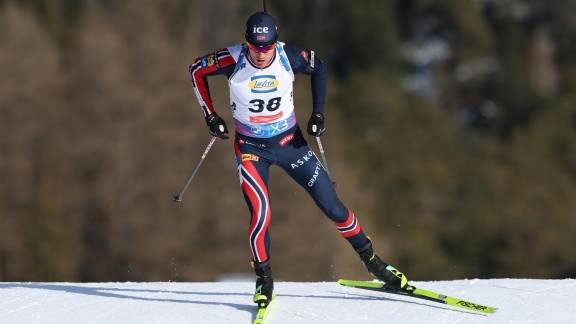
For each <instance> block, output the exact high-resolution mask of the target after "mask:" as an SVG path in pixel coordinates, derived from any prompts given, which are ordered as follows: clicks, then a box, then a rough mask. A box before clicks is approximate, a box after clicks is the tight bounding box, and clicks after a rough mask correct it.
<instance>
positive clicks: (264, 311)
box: [254, 294, 276, 324]
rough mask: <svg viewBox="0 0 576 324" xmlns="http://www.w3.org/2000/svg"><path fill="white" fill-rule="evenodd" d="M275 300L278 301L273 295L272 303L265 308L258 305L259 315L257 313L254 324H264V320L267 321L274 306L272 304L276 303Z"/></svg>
mask: <svg viewBox="0 0 576 324" xmlns="http://www.w3.org/2000/svg"><path fill="white" fill-rule="evenodd" d="M274 300H276V295H275V294H273V295H272V301H271V302H270V303H269V304H268V305H266V306H265V307H261V306H260V305H258V313H256V318H255V319H254V324H263V323H264V320H265V319H266V315H268V310H269V309H270V306H272V304H273V303H274Z"/></svg>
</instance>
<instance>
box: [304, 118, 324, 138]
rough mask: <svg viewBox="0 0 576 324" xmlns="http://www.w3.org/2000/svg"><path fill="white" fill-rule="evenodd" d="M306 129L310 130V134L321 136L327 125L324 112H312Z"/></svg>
mask: <svg viewBox="0 0 576 324" xmlns="http://www.w3.org/2000/svg"><path fill="white" fill-rule="evenodd" d="M306 130H307V131H308V134H310V135H312V136H316V137H320V136H321V135H322V133H324V131H325V130H326V126H325V125H324V114H322V113H320V112H315V113H312V116H310V120H309V121H308V128H307V129H306Z"/></svg>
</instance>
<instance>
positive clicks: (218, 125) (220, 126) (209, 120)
mask: <svg viewBox="0 0 576 324" xmlns="http://www.w3.org/2000/svg"><path fill="white" fill-rule="evenodd" d="M206 125H208V129H209V130H210V134H212V136H218V137H219V138H221V139H228V135H226V134H228V127H226V122H225V121H224V119H222V118H220V116H218V114H216V113H213V114H210V115H208V116H207V117H206Z"/></svg>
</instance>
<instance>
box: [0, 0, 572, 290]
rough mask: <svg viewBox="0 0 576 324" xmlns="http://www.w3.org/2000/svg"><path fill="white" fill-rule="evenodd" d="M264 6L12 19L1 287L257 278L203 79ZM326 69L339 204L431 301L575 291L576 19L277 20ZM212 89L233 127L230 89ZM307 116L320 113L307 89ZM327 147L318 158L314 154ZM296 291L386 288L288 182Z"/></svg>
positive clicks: (109, 10)
mask: <svg viewBox="0 0 576 324" xmlns="http://www.w3.org/2000/svg"><path fill="white" fill-rule="evenodd" d="M261 9H262V2H261V1H259V0H258V1H256V0H254V1H236V0H217V1H216V0H214V1H194V0H147V1H139V0H0V280H2V281H169V280H170V281H213V280H220V279H222V278H223V276H232V275H234V274H238V273H247V274H252V273H253V272H252V269H251V268H250V258H251V255H250V251H249V247H248V242H247V229H248V222H249V213H248V210H247V207H246V205H245V202H244V199H243V197H242V194H241V191H240V188H239V185H238V180H237V176H236V164H235V160H234V156H233V147H232V145H233V142H232V141H231V140H227V141H222V140H218V141H217V142H216V143H215V145H214V146H213V148H212V150H211V151H210V153H209V154H208V156H207V157H206V160H205V161H204V164H203V165H202V166H201V168H200V170H199V172H198V173H197V175H196V177H195V178H194V180H193V182H192V184H191V185H190V187H189V188H188V191H187V192H186V194H185V195H184V200H183V202H181V203H180V204H175V203H173V202H172V197H173V196H174V195H175V194H177V193H178V192H180V190H181V189H182V186H183V185H184V183H185V181H186V179H187V177H188V176H189V174H190V172H191V171H192V169H193V167H194V166H195V164H196V163H197V161H198V159H199V158H200V155H201V154H202V152H203V151H204V149H205V147H206V145H207V144H208V141H209V140H210V135H209V133H208V130H207V128H206V125H205V122H204V119H203V118H202V117H203V116H202V112H201V110H200V108H199V105H198V102H197V100H196V97H195V95H194V92H193V90H192V87H191V83H190V77H189V75H188V65H189V64H190V63H191V62H192V61H193V60H194V59H195V58H196V57H199V56H202V55H204V54H207V53H210V52H213V51H215V50H217V49H219V48H222V47H225V46H229V45H234V44H238V43H241V42H243V39H244V38H243V37H244V26H245V21H246V19H247V18H248V17H249V16H250V14H252V13H253V12H255V11H260V10H261ZM267 9H268V12H270V13H271V14H272V15H274V16H275V17H276V19H277V21H278V24H279V35H280V40H281V41H284V42H287V43H289V44H292V45H297V46H299V47H302V48H306V49H311V50H314V51H315V52H316V54H317V55H318V56H319V57H321V58H322V59H323V60H324V61H325V62H326V63H327V64H328V68H329V84H328V97H327V104H326V120H327V131H326V133H325V134H324V136H323V137H322V139H323V144H324V148H325V150H326V155H327V158H328V162H329V166H330V171H331V173H332V176H333V178H334V180H335V181H337V182H338V188H337V191H338V193H339V195H340V198H341V200H342V201H343V202H344V203H345V204H346V205H347V206H348V207H349V208H350V209H352V210H353V211H354V212H355V213H356V214H357V215H358V217H359V219H360V221H361V223H362V225H363V227H364V230H365V232H366V233H367V234H368V235H370V236H371V237H372V239H373V241H374V243H375V245H376V248H377V252H378V253H379V254H380V256H381V257H382V258H383V259H385V260H387V261H388V262H390V263H392V264H394V265H395V266H396V267H397V268H398V269H400V270H403V271H404V272H405V273H406V274H407V276H408V278H410V279H412V280H416V281H423V280H447V279H462V278H501V277H514V278H524V277H529V278H551V279H554V278H567V277H571V278H574V277H576V258H575V252H574V246H576V235H575V233H576V199H575V198H576V92H575V91H574V89H575V86H576V0H557V1H545V0H394V1H381V0H366V1H352V0H290V1H284V0H268V5H267ZM210 86H211V90H212V94H213V99H214V102H215V107H216V110H217V111H218V113H219V114H220V115H221V116H222V117H224V118H225V120H226V121H227V122H228V125H233V122H232V117H231V113H230V111H229V110H230V109H229V105H228V88H227V82H226V78H225V77H212V78H211V79H210ZM295 100H296V106H297V107H296V109H297V110H296V113H297V117H298V119H299V121H300V124H301V125H305V123H306V122H307V120H308V117H309V115H310V112H311V95H310V81H309V79H308V77H306V76H298V77H297V79H296V84H295ZM309 142H310V144H311V145H312V147H313V148H314V149H315V150H316V152H317V153H318V151H317V149H316V145H315V141H314V139H313V138H309ZM270 191H271V196H272V208H273V219H272V223H271V228H270V230H271V235H272V258H273V272H274V276H275V278H277V280H289V281H319V280H333V279H335V278H339V277H348V278H358V279H370V278H371V277H370V276H369V275H368V274H367V273H366V271H365V270H364V268H363V266H362V264H361V262H360V260H359V258H358V256H357V255H356V253H355V252H354V251H353V250H352V249H351V248H350V247H349V246H348V243H347V242H346V241H345V240H344V239H342V238H341V237H340V235H339V234H338V231H337V230H336V228H335V227H334V225H333V224H332V223H331V222H330V221H329V220H328V219H327V218H326V217H325V216H324V215H323V214H322V213H321V212H320V211H319V210H318V209H317V208H316V206H315V205H314V203H313V202H312V200H311V199H310V198H309V197H308V196H307V195H306V193H305V191H304V190H303V189H301V188H299V187H298V186H297V185H296V184H295V183H293V181H292V180H291V179H290V178H289V177H288V176H286V175H285V174H284V173H283V172H282V171H281V170H280V169H278V168H274V169H273V170H272V174H271V188H270Z"/></svg>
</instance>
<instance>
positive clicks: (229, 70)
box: [190, 42, 367, 262]
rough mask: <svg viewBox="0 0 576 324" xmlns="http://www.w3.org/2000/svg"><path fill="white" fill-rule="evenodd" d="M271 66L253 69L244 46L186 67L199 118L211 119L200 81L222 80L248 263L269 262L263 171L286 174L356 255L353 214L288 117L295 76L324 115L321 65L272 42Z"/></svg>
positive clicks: (359, 236) (360, 238)
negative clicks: (246, 217)
mask: <svg viewBox="0 0 576 324" xmlns="http://www.w3.org/2000/svg"><path fill="white" fill-rule="evenodd" d="M274 51H275V53H274V57H273V58H272V63H271V64H270V65H269V66H268V67H266V68H263V69H260V68H257V67H256V66H255V65H254V64H252V62H251V60H250V58H249V54H248V51H247V46H246V44H241V45H235V46H231V47H227V48H223V49H221V50H218V51H216V52H215V53H211V54H208V55H205V56H202V57H200V58H198V59H196V60H195V61H194V63H192V64H191V65H190V75H191V79H192V85H193V87H194V91H195V93H196V96H197V98H198V101H199V103H200V106H201V108H202V111H203V113H204V117H207V116H208V115H210V114H212V113H215V111H214V107H213V106H212V100H211V97H210V91H209V87H208V82H207V76H213V75H225V76H226V77H227V78H228V83H229V86H230V107H231V109H232V116H233V117H234V123H235V130H236V132H235V142H234V153H235V155H236V161H237V164H238V176H239V179H240V185H241V188H242V191H243V193H244V198H245V199H246V203H247V204H248V208H249V209H250V213H251V219H250V227H249V240H250V248H251V250H252V258H253V260H254V261H256V262H264V261H266V260H268V259H269V252H270V235H269V233H268V224H269V223H270V218H271V208H270V199H269V195H268V178H269V170H270V166H271V165H272V164H275V165H277V166H279V167H280V168H282V169H283V170H284V171H286V172H287V173H288V174H289V175H290V177H292V178H293V179H294V180H295V181H296V182H297V183H298V184H300V186H302V187H303V188H304V189H305V190H306V191H307V192H308V194H310V196H311V197H312V199H313V200H314V202H316V204H317V205H318V207H319V208H320V209H321V210H322V211H323V212H324V213H325V214H326V215H327V216H328V217H329V218H330V219H331V220H332V221H333V222H334V223H335V225H336V227H337V228H338V230H339V231H340V234H341V235H342V236H343V237H344V238H346V239H347V240H348V241H349V242H350V244H351V245H352V246H353V247H355V248H357V247H360V246H363V245H365V244H366V242H367V238H366V236H365V235H364V233H363V231H362V229H361V227H360V223H359V222H358V220H357V218H356V216H355V215H354V213H352V212H351V211H350V210H349V209H348V208H346V207H345V206H344V205H343V204H342V202H341V201H340V200H339V199H338V196H337V195H336V191H335V189H334V187H333V185H332V182H331V180H330V177H329V176H328V174H327V173H326V171H325V170H324V167H323V166H322V164H321V163H320V161H319V160H318V158H317V157H316V155H315V154H314V152H313V151H312V149H311V148H310V146H309V145H308V143H307V142H306V140H305V139H304V136H303V135H302V132H301V131H300V128H299V126H298V124H297V123H296V116H295V113H294V104H293V93H292V91H293V87H292V86H293V82H294V76H295V75H296V74H299V73H303V74H306V75H310V76H311V79H312V98H313V112H320V113H323V110H324V98H325V95H326V65H325V64H324V62H323V61H322V60H320V59H319V58H317V57H315V56H314V52H310V51H304V50H302V49H300V48H298V47H295V46H290V45H285V44H283V43H280V42H277V43H276V47H275V49H274Z"/></svg>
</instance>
